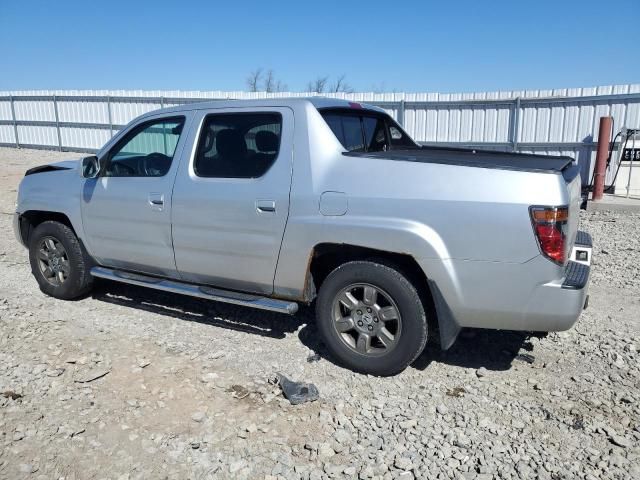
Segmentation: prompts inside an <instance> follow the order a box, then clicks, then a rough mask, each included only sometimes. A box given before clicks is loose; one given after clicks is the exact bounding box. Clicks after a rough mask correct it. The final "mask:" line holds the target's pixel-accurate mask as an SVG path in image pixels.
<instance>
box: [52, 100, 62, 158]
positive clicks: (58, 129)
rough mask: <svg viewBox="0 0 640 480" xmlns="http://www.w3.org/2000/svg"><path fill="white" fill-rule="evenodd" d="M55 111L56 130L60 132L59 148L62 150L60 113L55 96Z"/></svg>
mask: <svg viewBox="0 0 640 480" xmlns="http://www.w3.org/2000/svg"><path fill="white" fill-rule="evenodd" d="M53 112H54V113H55V115H56V132H57V134H58V150H59V151H62V136H61V135H60V116H59V115H58V99H57V98H56V96H55V95H54V96H53Z"/></svg>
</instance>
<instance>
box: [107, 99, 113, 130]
mask: <svg viewBox="0 0 640 480" xmlns="http://www.w3.org/2000/svg"><path fill="white" fill-rule="evenodd" d="M107 114H108V115H109V135H110V136H111V138H113V122H112V121H111V96H108V97H107Z"/></svg>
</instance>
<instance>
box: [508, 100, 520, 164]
mask: <svg viewBox="0 0 640 480" xmlns="http://www.w3.org/2000/svg"><path fill="white" fill-rule="evenodd" d="M510 129H511V138H510V139H509V140H510V142H511V150H512V151H514V152H515V151H516V150H518V130H519V129H520V97H517V98H516V101H515V103H514V104H513V111H512V112H511V125H510Z"/></svg>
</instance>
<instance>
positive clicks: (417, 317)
mask: <svg viewBox="0 0 640 480" xmlns="http://www.w3.org/2000/svg"><path fill="white" fill-rule="evenodd" d="M316 319H317V324H318V330H319V331H320V334H321V336H322V339H323V340H324V343H325V345H326V346H327V348H328V349H329V351H330V352H331V353H332V354H333V356H334V357H335V358H336V359H338V360H339V362H340V363H342V364H344V365H345V366H347V367H348V368H351V369H353V370H355V371H358V372H361V373H368V374H372V375H378V376H388V375H395V374H396V373H399V372H401V371H403V370H404V369H405V368H406V367H407V366H408V365H409V364H411V362H413V361H414V360H415V359H416V358H417V357H418V355H420V353H421V352H422V350H423V349H424V347H425V345H426V342H427V318H426V314H425V311H424V307H423V305H422V302H421V300H420V295H419V294H418V292H417V290H416V288H415V287H414V286H413V285H412V284H411V282H410V281H409V280H407V278H406V277H405V276H404V275H403V274H402V273H401V272H400V271H398V270H396V269H394V268H391V267H390V266H387V265H383V264H380V263H376V262H372V261H354V262H349V263H345V264H343V265H341V266H340V267H338V268H336V269H335V270H334V271H333V272H331V273H330V274H329V276H328V277H327V278H326V279H325V281H324V282H323V283H322V286H321V287H320V292H319V294H318V298H317V304H316Z"/></svg>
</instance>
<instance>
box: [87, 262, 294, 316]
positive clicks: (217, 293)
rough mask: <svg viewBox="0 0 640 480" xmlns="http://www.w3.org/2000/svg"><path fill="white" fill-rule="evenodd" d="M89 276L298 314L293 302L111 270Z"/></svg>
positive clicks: (97, 270)
mask: <svg viewBox="0 0 640 480" xmlns="http://www.w3.org/2000/svg"><path fill="white" fill-rule="evenodd" d="M91 275H92V276H94V277H97V278H106V279H107V280H115V281H116V282H123V283H130V284H132V285H138V286H141V287H149V288H154V289H156V290H162V291H165V292H172V293H180V294H182V295H189V296H191V297H198V298H204V299H206V300H213V301H216V302H224V303H232V304H233V305H242V306H244V307H252V308H258V309H261V310H269V311H272V312H279V313H287V314H289V315H293V314H294V313H296V312H297V311H298V304H297V303H295V302H288V301H286V300H277V299H275V298H267V297H260V296H258V295H251V294H247V293H239V292H233V291H229V290H220V289H217V288H213V287H208V286H204V285H194V284H191V283H184V282H179V281H177V280H167V279H164V278H157V277H151V276H147V275H140V274H138V273H130V272H125V271H122V270H113V269H111V268H105V267H93V268H92V269H91Z"/></svg>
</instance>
